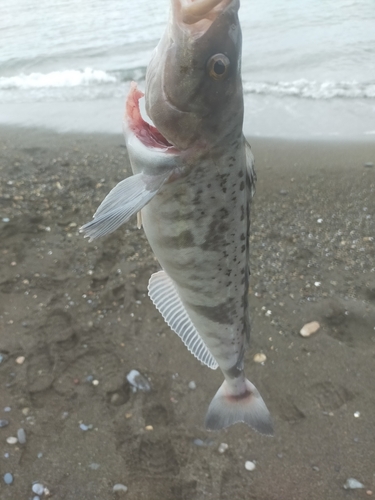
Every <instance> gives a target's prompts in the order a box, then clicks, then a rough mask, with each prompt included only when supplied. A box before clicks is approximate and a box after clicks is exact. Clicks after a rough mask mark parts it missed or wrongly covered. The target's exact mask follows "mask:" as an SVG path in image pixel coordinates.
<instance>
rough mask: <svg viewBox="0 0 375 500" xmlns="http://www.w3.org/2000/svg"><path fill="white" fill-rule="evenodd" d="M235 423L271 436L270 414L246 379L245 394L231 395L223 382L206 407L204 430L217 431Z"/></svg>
mask: <svg viewBox="0 0 375 500" xmlns="http://www.w3.org/2000/svg"><path fill="white" fill-rule="evenodd" d="M236 422H245V424H248V425H250V427H252V428H253V429H255V430H256V431H258V432H260V433H261V434H267V435H269V436H272V435H273V427H272V420H271V416H270V413H269V411H268V409H267V406H266V404H265V402H264V401H263V399H262V396H261V395H260V394H259V392H258V390H257V389H256V387H255V386H254V385H253V384H252V383H251V382H250V381H249V380H247V379H246V392H244V394H241V395H240V396H237V395H234V394H232V391H231V387H230V384H228V382H227V381H226V380H224V382H223V384H222V386H221V387H220V388H219V390H218V391H217V393H216V394H215V396H214V398H213V400H212V401H211V404H210V406H209V407H208V411H207V415H206V420H205V426H206V429H210V430H219V429H223V428H224V427H229V426H230V425H233V424H235V423H236Z"/></svg>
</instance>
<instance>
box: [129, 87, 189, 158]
mask: <svg viewBox="0 0 375 500" xmlns="http://www.w3.org/2000/svg"><path fill="white" fill-rule="evenodd" d="M142 97H144V93H143V92H142V91H141V90H139V89H138V87H137V84H136V82H132V83H131V85H130V90H129V94H128V97H127V100H126V120H127V124H128V126H129V128H130V130H131V131H132V132H133V133H134V135H135V136H136V137H137V139H139V140H140V141H141V142H142V144H144V145H145V146H146V147H148V148H153V149H158V150H162V151H164V152H166V153H171V154H176V153H178V152H179V150H178V149H177V148H176V147H175V146H173V144H171V143H170V142H169V141H168V140H167V139H166V138H165V137H164V136H163V135H162V134H161V133H160V132H159V130H158V129H157V128H156V127H155V126H154V125H151V124H150V123H148V122H146V121H145V120H144V119H143V117H142V114H141V110H140V108H139V100H140V99H141V98H142Z"/></svg>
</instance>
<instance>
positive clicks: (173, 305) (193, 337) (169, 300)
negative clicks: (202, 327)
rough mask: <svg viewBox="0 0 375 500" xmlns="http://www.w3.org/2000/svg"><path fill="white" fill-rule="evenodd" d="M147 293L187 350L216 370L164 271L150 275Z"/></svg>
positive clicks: (215, 364)
mask: <svg viewBox="0 0 375 500" xmlns="http://www.w3.org/2000/svg"><path fill="white" fill-rule="evenodd" d="M148 294H149V296H150V299H151V300H152V302H153V303H154V305H155V307H156V309H157V310H158V311H159V312H160V313H161V315H162V316H163V318H164V320H165V322H166V323H167V324H168V326H169V327H170V328H171V329H172V330H173V331H174V332H175V333H177V335H178V336H179V337H180V339H181V340H182V342H183V343H184V344H185V345H186V347H187V348H188V350H189V351H190V352H191V353H192V354H193V355H194V356H195V357H196V358H197V359H198V360H199V361H200V362H201V363H203V364H205V365H207V366H208V367H209V368H211V369H212V370H216V368H217V367H218V364H217V362H216V360H215V358H214V357H213V356H212V354H211V353H210V351H209V350H208V348H207V346H206V344H205V343H204V342H203V340H202V338H201V337H200V335H199V333H198V331H197V330H196V328H195V326H194V325H193V323H192V321H191V319H190V318H189V315H188V313H187V312H186V309H185V307H184V305H183V303H182V301H181V299H180V297H179V295H178V293H177V290H176V287H175V285H174V283H173V281H172V280H171V279H170V277H169V276H168V274H167V273H166V272H165V271H159V272H158V273H155V274H153V275H152V276H151V278H150V281H149V284H148Z"/></svg>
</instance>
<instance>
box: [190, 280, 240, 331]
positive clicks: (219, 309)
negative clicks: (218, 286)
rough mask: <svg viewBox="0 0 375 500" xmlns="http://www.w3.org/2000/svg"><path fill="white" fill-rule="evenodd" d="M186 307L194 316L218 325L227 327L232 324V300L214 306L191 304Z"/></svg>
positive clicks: (233, 307) (233, 309)
mask: <svg viewBox="0 0 375 500" xmlns="http://www.w3.org/2000/svg"><path fill="white" fill-rule="evenodd" d="M219 283H220V282H219ZM187 306H188V307H189V308H190V309H192V310H193V311H194V312H195V313H196V314H199V315H201V316H204V317H205V318H207V319H209V320H211V321H214V322H215V323H219V324H220V325H228V324H231V323H232V322H233V316H234V314H235V303H234V299H229V300H228V301H227V302H225V303H223V304H218V305H216V306H202V305H196V304H191V303H188V304H187Z"/></svg>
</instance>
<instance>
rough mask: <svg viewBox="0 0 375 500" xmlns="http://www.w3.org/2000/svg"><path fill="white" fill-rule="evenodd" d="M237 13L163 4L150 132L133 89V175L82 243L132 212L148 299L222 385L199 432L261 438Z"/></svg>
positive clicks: (129, 110)
mask: <svg viewBox="0 0 375 500" xmlns="http://www.w3.org/2000/svg"><path fill="white" fill-rule="evenodd" d="M238 7H239V4H238V0H172V16H171V23H170V25H169V26H168V28H167V30H166V32H165V34H164V36H163V38H162V40H161V41H160V43H159V46H158V48H157V49H156V51H155V54H154V56H153V59H152V61H151V63H150V66H149V68H148V73H147V78H146V95H145V98H146V109H147V112H148V114H149V116H150V117H151V119H152V120H153V122H154V124H155V126H156V128H154V127H153V126H151V125H149V124H148V123H146V122H145V121H144V120H143V118H142V117H141V114H140V111H139V103H138V101H139V99H140V98H141V97H142V95H143V94H142V93H141V92H140V91H139V90H138V89H137V87H136V85H135V84H133V85H132V87H131V90H130V93H129V96H128V100H127V106H126V119H125V123H124V130H125V137H126V143H127V148H128V152H129V157H130V160H131V164H132V169H133V173H134V175H133V177H130V178H129V179H125V180H124V181H122V182H120V183H119V184H118V185H117V186H116V187H115V188H114V189H113V190H112V191H111V193H109V195H108V196H107V197H106V199H105V200H104V201H103V203H102V204H101V205H100V207H99V208H98V210H97V212H96V213H95V215H94V219H93V221H91V222H89V223H88V224H86V225H85V226H83V228H82V230H83V231H84V232H85V233H86V234H87V235H88V236H89V237H90V238H91V239H93V238H96V237H98V236H102V235H104V234H107V233H109V232H111V231H113V230H115V229H116V228H117V227H119V226H120V225H121V224H122V223H123V222H126V221H127V220H128V219H129V217H130V216H131V215H132V214H134V213H137V212H138V213H140V214H141V216H140V217H139V218H140V219H141V221H142V224H143V227H144V230H145V233H146V235H147V238H148V241H149V243H150V245H151V247H152V250H153V251H154V253H155V255H156V257H157V258H158V260H159V263H160V265H161V267H162V270H161V271H159V272H158V273H155V274H154V275H152V277H151V279H150V282H149V295H150V298H151V300H152V301H153V303H154V304H155V306H156V307H157V309H158V310H159V311H160V312H161V314H162V316H163V317H164V319H165V321H166V322H167V323H168V325H169V326H170V327H171V329H172V330H174V331H175V332H176V333H177V334H178V335H179V336H180V338H181V339H182V341H183V342H184V344H185V345H186V347H187V348H188V349H189V351H191V352H192V353H193V354H194V355H195V356H196V357H197V358H198V360H200V361H201V362H202V363H204V364H206V365H207V366H209V367H210V368H212V369H216V368H217V367H220V369H221V370H222V372H223V375H224V378H225V380H224V383H223V385H222V386H221V387H220V389H219V390H218V392H217V394H216V395H215V397H214V398H213V400H212V402H211V404H210V406H209V409H208V413H207V416H206V427H207V428H209V429H221V428H223V427H227V426H228V425H231V424H233V423H235V422H245V423H247V424H249V425H251V426H252V427H253V428H255V429H256V430H258V431H259V432H262V433H265V434H272V423H271V419H270V415H269V412H268V410H267V408H266V405H265V403H264V401H263V399H262V398H261V396H260V394H259V392H258V391H257V389H256V388H255V386H254V385H253V384H252V383H251V382H250V381H249V380H247V379H246V377H245V374H244V363H243V361H244V352H245V348H246V345H247V343H248V341H249V334H250V321H249V310H248V289H249V229H250V201H251V196H252V194H253V191H254V183H255V173H254V169H253V156H252V153H251V150H250V147H249V145H248V144H247V142H246V140H245V138H244V136H243V134H242V120H243V99H242V85H241V77H240V53H241V32H240V27H239V22H238V17H237V11H238ZM176 73H177V75H176ZM179 78H180V80H179Z"/></svg>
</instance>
